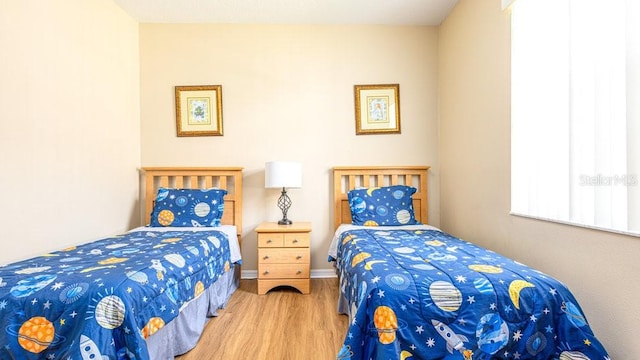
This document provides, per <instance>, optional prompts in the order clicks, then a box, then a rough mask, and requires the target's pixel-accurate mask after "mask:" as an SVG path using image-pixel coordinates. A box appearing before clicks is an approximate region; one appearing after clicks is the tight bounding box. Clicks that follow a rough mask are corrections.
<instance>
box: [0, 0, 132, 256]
mask: <svg viewBox="0 0 640 360" xmlns="http://www.w3.org/2000/svg"><path fill="white" fill-rule="evenodd" d="M0 49H1V50H0V52H1V55H0V154H2V155H1V156H0V189H2V191H3V194H2V206H0V217H1V218H2V220H1V223H2V231H3V233H2V240H0V243H1V244H2V252H1V253H0V263H5V262H7V261H13V260H18V259H21V258H24V257H28V256H34V255H38V254H41V253H44V252H46V251H50V250H55V249H60V248H62V247H64V246H68V245H71V244H76V243H79V242H86V241H89V240H93V239H96V238H99V237H101V236H105V235H111V234H114V233H118V232H122V231H124V230H126V229H127V228H129V227H130V226H131V225H132V224H135V223H137V222H138V221H139V220H138V218H137V214H138V213H137V211H136V206H137V205H136V204H137V193H138V191H137V189H138V175H137V173H136V168H137V167H138V166H139V164H140V155H139V154H140V121H139V106H140V105H139V70H138V69H139V58H138V25H137V23H136V22H135V21H134V20H133V19H132V18H131V17H130V16H128V15H127V14H125V13H124V12H123V11H122V10H121V9H120V8H119V7H117V6H116V5H115V4H113V3H112V2H110V1H102V0H82V1H70V0H49V1H35V0H3V1H0Z"/></svg>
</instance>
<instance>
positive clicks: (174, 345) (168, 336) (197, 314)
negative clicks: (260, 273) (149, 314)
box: [147, 265, 240, 360]
mask: <svg viewBox="0 0 640 360" xmlns="http://www.w3.org/2000/svg"><path fill="white" fill-rule="evenodd" d="M239 274H240V266H238V265H236V266H234V267H232V268H231V270H230V271H228V272H227V273H226V274H224V275H222V276H221V277H220V278H219V279H218V280H217V281H216V282H215V283H214V284H213V285H211V286H210V287H209V288H208V289H207V290H206V291H205V292H204V293H202V295H200V296H199V297H198V298H197V299H195V300H193V301H192V302H191V303H190V304H189V305H187V306H186V307H184V308H183V309H182V311H180V315H178V317H177V318H175V319H174V320H173V321H171V322H170V323H168V324H166V325H165V326H164V327H163V328H162V329H160V330H159V331H158V332H157V333H155V334H153V335H152V336H150V337H149V338H148V339H147V348H148V350H149V357H150V358H151V359H153V360H173V358H174V357H175V356H178V355H182V354H184V353H186V352H188V351H189V350H191V349H193V348H194V347H195V346H196V344H197V343H198V340H200V335H201V334H202V331H203V330H204V326H205V325H206V323H207V321H209V320H210V318H211V317H213V316H217V315H218V313H217V311H218V309H223V308H224V307H225V306H226V305H227V302H228V301H229V298H230V297H231V295H232V294H233V292H234V291H236V290H237V289H238V286H239V281H240V276H239Z"/></svg>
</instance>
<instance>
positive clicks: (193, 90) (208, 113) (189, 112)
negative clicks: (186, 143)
mask: <svg viewBox="0 0 640 360" xmlns="http://www.w3.org/2000/svg"><path fill="white" fill-rule="evenodd" d="M176 129H177V131H178V136H222V85H203V86H176Z"/></svg>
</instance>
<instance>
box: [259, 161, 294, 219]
mask: <svg viewBox="0 0 640 360" xmlns="http://www.w3.org/2000/svg"><path fill="white" fill-rule="evenodd" d="M264 187H265V188H278V189H279V188H282V193H281V194H280V197H279V198H278V207H279V208H280V210H282V220H280V221H278V224H280V225H291V224H292V223H293V222H292V221H291V220H289V219H288V218H287V211H289V208H290V207H291V204H292V203H291V199H290V198H289V196H288V195H287V188H300V187H302V165H301V164H300V163H299V162H294V161H270V162H268V163H266V164H265V170H264Z"/></svg>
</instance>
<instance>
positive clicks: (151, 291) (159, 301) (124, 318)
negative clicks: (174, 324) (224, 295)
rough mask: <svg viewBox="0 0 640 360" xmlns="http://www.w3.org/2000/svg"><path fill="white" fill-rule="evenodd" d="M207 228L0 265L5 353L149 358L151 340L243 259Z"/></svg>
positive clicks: (133, 236)
mask: <svg viewBox="0 0 640 360" xmlns="http://www.w3.org/2000/svg"><path fill="white" fill-rule="evenodd" d="M233 228H234V230H235V227H233ZM209 229H211V230H206V231H191V230H190V229H189V228H182V229H180V230H178V231H166V229H165V231H152V230H153V229H152V228H149V229H142V230H139V231H132V232H129V233H126V234H122V235H120V236H115V237H110V238H105V239H100V240H97V241H94V242H91V243H86V244H82V245H78V246H73V247H69V248H66V249H63V250H60V251H56V252H51V253H48V254H44V255H41V256H38V257H35V258H32V259H28V260H24V261H20V262H15V263H12V264H8V265H4V266H1V267H0V344H1V345H0V359H52V360H54V359H78V360H79V359H82V360H88V359H106V358H108V359H142V360H146V359H149V352H148V349H147V345H146V342H145V339H147V338H148V337H150V336H151V335H153V334H154V333H155V332H157V331H158V330H160V329H162V328H163V327H164V326H165V325H166V324H168V323H169V322H170V321H172V320H173V319H174V318H175V317H177V316H178V315H179V314H180V311H181V309H182V308H183V307H185V306H187V305H188V304H189V303H190V302H192V301H193V300H194V299H196V298H198V297H199V296H200V295H201V294H202V293H203V292H204V290H205V289H207V288H208V287H209V286H210V285H211V284H213V283H214V282H215V281H216V280H217V279H218V278H219V277H220V276H222V275H223V274H225V273H227V272H228V271H229V270H230V269H231V267H232V266H233V264H234V263H235V262H239V260H237V259H236V260H234V259H232V256H231V251H230V248H231V247H233V245H230V240H229V236H228V235H227V233H226V232H225V231H220V230H216V229H215V228H209ZM234 233H235V231H234ZM235 241H236V242H237V240H235ZM235 246H236V247H237V244H236V245H235Z"/></svg>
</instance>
